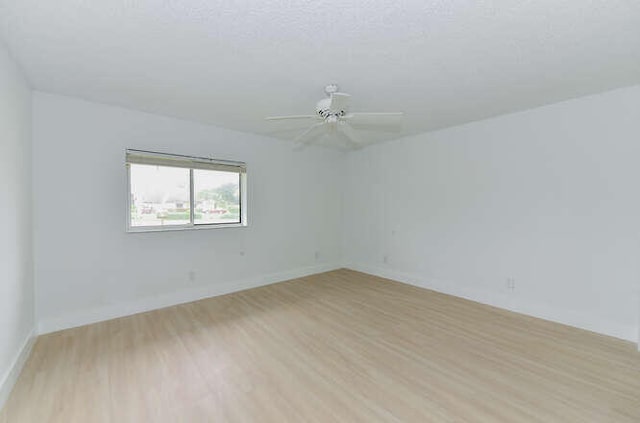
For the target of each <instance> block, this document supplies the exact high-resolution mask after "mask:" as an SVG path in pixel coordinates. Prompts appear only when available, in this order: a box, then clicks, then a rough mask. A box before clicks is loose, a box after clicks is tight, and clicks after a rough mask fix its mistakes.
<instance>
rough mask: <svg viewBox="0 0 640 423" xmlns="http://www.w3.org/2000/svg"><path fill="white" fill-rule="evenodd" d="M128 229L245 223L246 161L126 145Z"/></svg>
mask: <svg viewBox="0 0 640 423" xmlns="http://www.w3.org/2000/svg"><path fill="white" fill-rule="evenodd" d="M126 162H127V175H128V185H129V186H128V188H129V205H128V209H127V223H128V226H127V227H128V230H129V231H130V232H142V231H160V230H174V229H195V228H211V227H225V226H226V227H228V226H245V225H246V184H247V183H246V165H245V164H244V163H241V162H230V161H222V160H213V159H206V158H200V157H188V156H177V155H169V154H162V153H153V152H148V151H140V150H127V152H126Z"/></svg>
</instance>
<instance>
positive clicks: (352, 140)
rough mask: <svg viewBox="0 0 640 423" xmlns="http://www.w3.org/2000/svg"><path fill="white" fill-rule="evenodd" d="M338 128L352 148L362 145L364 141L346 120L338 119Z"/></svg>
mask: <svg viewBox="0 0 640 423" xmlns="http://www.w3.org/2000/svg"><path fill="white" fill-rule="evenodd" d="M338 130H339V131H340V132H342V134H343V135H344V136H345V137H346V138H347V140H348V141H349V144H351V145H352V146H353V148H354V149H356V148H362V147H364V142H363V141H362V140H361V139H360V137H359V136H358V135H357V134H356V131H355V130H354V129H353V128H352V127H351V125H349V124H348V123H347V122H345V121H340V122H339V123H338Z"/></svg>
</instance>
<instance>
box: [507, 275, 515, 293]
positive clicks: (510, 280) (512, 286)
mask: <svg viewBox="0 0 640 423" xmlns="http://www.w3.org/2000/svg"><path fill="white" fill-rule="evenodd" d="M507 289H508V290H509V291H515V289H516V280H515V279H514V278H507Z"/></svg>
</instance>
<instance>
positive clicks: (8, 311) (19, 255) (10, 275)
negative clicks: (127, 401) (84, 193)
mask: <svg viewBox="0 0 640 423" xmlns="http://www.w3.org/2000/svg"><path fill="white" fill-rule="evenodd" d="M32 259H33V257H32V243H31V90H30V88H29V86H28V84H27V81H26V80H25V79H24V78H23V76H22V75H21V73H20V70H19V69H18V68H17V67H16V65H15V63H14V62H13V61H12V60H11V58H10V57H9V55H8V53H7V51H6V49H5V48H4V46H2V45H0V407H2V402H3V400H4V399H5V398H6V396H7V395H8V391H9V390H10V387H11V385H12V384H13V383H12V382H13V379H15V377H16V376H17V374H16V372H18V371H19V370H20V365H19V361H20V352H21V350H22V349H23V347H24V346H25V344H27V342H28V340H29V338H30V336H31V334H32V330H33V326H34V311H33V302H34V301H33V298H34V293H33V261H32Z"/></svg>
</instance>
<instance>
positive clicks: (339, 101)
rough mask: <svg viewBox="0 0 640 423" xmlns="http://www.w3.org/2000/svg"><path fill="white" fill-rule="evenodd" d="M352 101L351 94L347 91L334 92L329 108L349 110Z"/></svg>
mask: <svg viewBox="0 0 640 423" xmlns="http://www.w3.org/2000/svg"><path fill="white" fill-rule="evenodd" d="M350 102H351V96H350V95H349V94H345V93H332V94H331V104H330V105H329V108H330V109H331V110H332V111H334V112H340V111H345V112H346V111H347V110H349V103H350Z"/></svg>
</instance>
